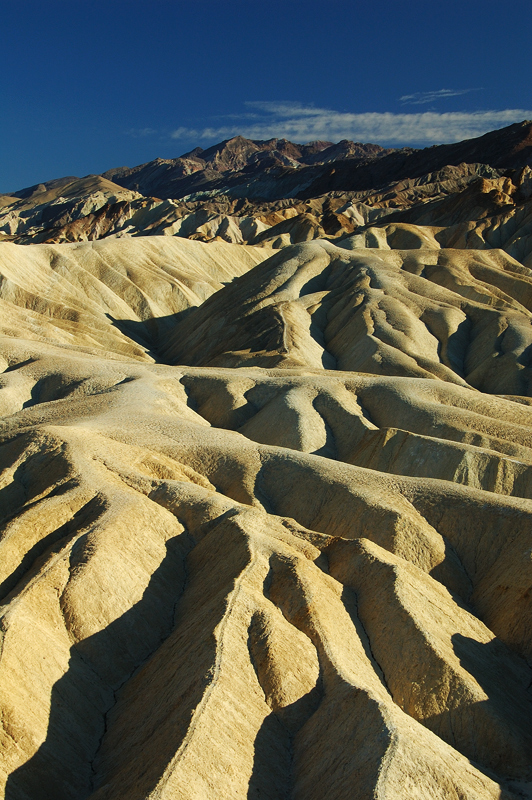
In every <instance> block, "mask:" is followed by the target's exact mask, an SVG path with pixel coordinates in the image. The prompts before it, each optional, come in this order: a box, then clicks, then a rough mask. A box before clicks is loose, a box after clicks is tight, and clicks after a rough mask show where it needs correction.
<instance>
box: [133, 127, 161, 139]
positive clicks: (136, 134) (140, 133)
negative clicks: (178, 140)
mask: <svg viewBox="0 0 532 800" xmlns="http://www.w3.org/2000/svg"><path fill="white" fill-rule="evenodd" d="M156 133H158V131H156V130H155V128H130V129H129V130H128V131H127V135H128V136H133V138H134V139H142V138H143V137H145V136H155V134H156Z"/></svg>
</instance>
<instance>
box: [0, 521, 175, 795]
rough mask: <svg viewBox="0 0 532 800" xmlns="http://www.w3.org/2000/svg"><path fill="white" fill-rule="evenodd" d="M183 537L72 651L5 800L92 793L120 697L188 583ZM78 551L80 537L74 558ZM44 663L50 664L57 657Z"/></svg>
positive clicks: (169, 623)
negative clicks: (37, 739) (134, 598)
mask: <svg viewBox="0 0 532 800" xmlns="http://www.w3.org/2000/svg"><path fill="white" fill-rule="evenodd" d="M183 537H185V539H187V541H188V537H187V535H186V534H182V535H180V536H176V537H174V538H173V539H170V540H169V541H168V542H167V543H166V548H167V549H166V555H165V557H164V558H163V560H162V561H161V563H160V565H159V566H158V567H157V569H156V570H155V571H154V573H153V574H152V576H151V578H150V581H149V583H148V585H147V587H146V589H145V591H144V593H143V595H142V597H141V599H140V600H139V601H138V602H137V603H135V605H133V606H132V607H131V608H130V609H129V610H128V611H127V612H126V613H125V614H123V615H122V616H120V617H118V619H116V620H114V621H113V622H112V623H111V624H110V625H108V626H107V627H106V628H104V629H102V630H101V631H99V632H98V633H95V634H94V635H92V636H89V637H88V638H86V639H83V640H82V641H80V642H78V643H77V644H75V645H73V647H72V648H71V649H70V659H69V664H68V669H67V671H66V672H65V674H64V675H63V677H61V678H60V679H59V680H58V681H57V682H56V683H55V685H54V686H53V689H52V696H51V705H50V714H49V721H48V730H47V734H46V738H45V740H44V742H43V743H42V744H41V746H40V747H39V749H38V750H37V752H36V753H35V754H34V755H33V756H32V757H31V758H30V759H29V760H28V761H26V763H24V764H23V765H22V766H20V767H19V768H18V769H16V770H15V771H14V772H12V773H11V774H10V775H9V777H8V780H7V784H6V792H5V800H22V799H24V800H26V798H32V800H72V798H76V800H81V799H82V798H85V797H87V796H88V795H89V794H90V793H91V791H92V790H93V777H94V776H93V771H92V764H93V761H94V759H95V756H96V754H97V752H98V750H99V748H100V745H101V741H102V739H103V736H104V734H105V730H106V715H107V714H108V712H109V711H110V710H111V708H112V707H113V705H114V703H115V693H116V691H117V690H118V689H119V688H120V687H121V686H122V685H123V684H124V683H125V682H126V681H127V680H128V678H129V677H130V676H131V675H132V673H133V672H134V671H135V670H136V668H138V666H140V664H142V663H144V662H145V661H146V660H147V659H149V658H150V656H151V655H152V654H153V653H154V652H155V650H156V649H157V648H158V647H159V646H160V644H161V642H162V641H164V639H165V638H166V637H168V635H169V634H170V632H171V630H172V628H173V624H174V613H175V606H176V603H177V601H178V600H179V598H180V596H181V594H182V591H183V588H184V584H185V567H184V557H185V554H186V550H187V544H186V543H185V541H182V539H183ZM83 538H84V537H82V539H83ZM77 546H83V543H82V541H81V539H80V540H79V541H78V542H77V543H76V545H75V547H74V549H73V551H72V555H74V553H75V550H76V548H77ZM188 547H190V545H188ZM43 657H48V658H53V651H52V653H50V654H49V655H46V654H43Z"/></svg>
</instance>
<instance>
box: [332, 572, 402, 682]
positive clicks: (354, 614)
mask: <svg viewBox="0 0 532 800" xmlns="http://www.w3.org/2000/svg"><path fill="white" fill-rule="evenodd" d="M342 602H343V604H344V608H345V610H346V611H347V613H348V614H349V617H350V618H351V622H352V623H353V626H354V628H355V630H356V633H357V636H358V638H359V639H360V641H361V643H362V647H363V648H364V652H365V653H366V656H367V657H368V659H369V660H370V662H371V665H372V667H373V669H374V670H375V673H376V674H377V675H378V677H379V680H380V682H381V683H382V685H383V686H384V688H385V689H386V691H387V692H388V694H389V695H390V696H391V697H393V695H392V692H391V691H390V687H389V686H388V684H387V682H386V676H385V674H384V670H383V669H382V667H381V665H380V664H379V662H378V661H377V659H376V657H375V654H374V652H373V650H372V648H371V641H370V638H369V636H368V633H367V631H366V629H365V627H364V624H363V622H362V620H361V618H360V616H359V613H358V598H357V595H356V592H355V590H354V589H351V587H349V586H345V585H344V587H343V589H342Z"/></svg>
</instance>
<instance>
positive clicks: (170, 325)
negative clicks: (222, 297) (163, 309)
mask: <svg viewBox="0 0 532 800" xmlns="http://www.w3.org/2000/svg"><path fill="white" fill-rule="evenodd" d="M193 311H197V306H191V307H190V308H185V309H183V311H178V312H176V313H175V314H167V315H166V316H162V317H150V318H149V319H146V320H138V319H115V318H114V317H112V316H111V315H110V314H106V316H107V319H108V320H109V321H110V322H111V324H112V325H113V327H114V328H116V329H117V330H119V331H120V333H121V334H122V335H123V336H127V338H128V339H131V341H133V342H135V344H138V345H139V346H140V347H143V348H145V349H146V350H148V352H149V354H150V355H151V356H152V357H153V358H154V359H155V361H156V362H158V363H160V364H169V363H170V361H167V360H165V347H166V345H167V343H168V339H169V338H170V336H171V335H173V334H174V332H175V329H176V327H177V326H178V325H179V324H180V323H181V322H183V321H184V320H185V319H186V318H187V317H188V316H189V314H191V313H192V312H193Z"/></svg>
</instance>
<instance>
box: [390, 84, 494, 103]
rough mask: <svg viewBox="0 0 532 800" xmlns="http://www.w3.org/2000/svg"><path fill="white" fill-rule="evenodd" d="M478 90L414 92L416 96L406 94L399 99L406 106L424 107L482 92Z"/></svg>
mask: <svg viewBox="0 0 532 800" xmlns="http://www.w3.org/2000/svg"><path fill="white" fill-rule="evenodd" d="M480 91H482V90H481V89H480V88H478V89H438V90H437V91H435V92H414V94H404V95H403V96H402V97H400V98H399V100H400V102H401V103H402V104H403V105H404V106H422V105H425V104H426V103H434V102H435V101H436V100H447V98H449V97H459V96H460V95H462V94H469V92H480Z"/></svg>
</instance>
